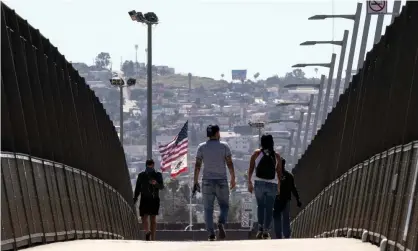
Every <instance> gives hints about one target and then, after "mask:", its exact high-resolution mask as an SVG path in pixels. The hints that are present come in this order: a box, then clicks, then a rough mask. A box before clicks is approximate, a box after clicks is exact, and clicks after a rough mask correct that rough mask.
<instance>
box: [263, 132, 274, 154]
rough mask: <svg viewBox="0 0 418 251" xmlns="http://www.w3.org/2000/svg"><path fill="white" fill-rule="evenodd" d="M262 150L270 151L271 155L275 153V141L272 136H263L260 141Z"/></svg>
mask: <svg viewBox="0 0 418 251" xmlns="http://www.w3.org/2000/svg"><path fill="white" fill-rule="evenodd" d="M260 144H261V150H268V151H269V152H270V153H274V140H273V136H271V134H263V136H261V139H260Z"/></svg>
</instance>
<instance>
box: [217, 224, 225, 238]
mask: <svg viewBox="0 0 418 251" xmlns="http://www.w3.org/2000/svg"><path fill="white" fill-rule="evenodd" d="M218 230H219V232H218V238H219V240H225V238H226V232H225V228H224V225H223V224H221V223H219V224H218Z"/></svg>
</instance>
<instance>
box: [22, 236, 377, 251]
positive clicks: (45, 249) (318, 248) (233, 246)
mask: <svg viewBox="0 0 418 251" xmlns="http://www.w3.org/2000/svg"><path fill="white" fill-rule="evenodd" d="M28 250H31V251H32V250H33V251H54V250H57V251H73V250H77V251H91V250H95V251H114V250H124V251H131V250H132V251H137V250H164V251H189V250H190V251H196V250H199V251H212V250H213V251H215V250H216V251H220V250H227V251H255V250H263V251H290V250H294V251H296V250H297V251H337V250H338V251H377V250H379V248H378V247H377V246H374V245H372V244H370V243H362V242H361V241H360V240H356V239H347V238H330V239H288V240H251V241H250V240H246V241H216V242H208V241H196V242H168V241H167V242H166V241H155V242H145V241H128V240H126V241H125V240H79V241H69V242H61V243H53V244H48V245H43V246H38V247H34V248H29V249H28Z"/></svg>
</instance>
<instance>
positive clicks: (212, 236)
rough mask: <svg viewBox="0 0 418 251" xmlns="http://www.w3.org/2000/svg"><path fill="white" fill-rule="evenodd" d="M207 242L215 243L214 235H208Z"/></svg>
mask: <svg viewBox="0 0 418 251" xmlns="http://www.w3.org/2000/svg"><path fill="white" fill-rule="evenodd" d="M208 241H216V236H215V235H214V234H211V235H209V239H208Z"/></svg>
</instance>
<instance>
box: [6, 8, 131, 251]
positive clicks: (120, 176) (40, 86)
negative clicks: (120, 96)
mask: <svg viewBox="0 0 418 251" xmlns="http://www.w3.org/2000/svg"><path fill="white" fill-rule="evenodd" d="M1 12H2V13H1V18H2V20H1V37H2V42H1V51H2V58H1V59H2V63H1V95H2V96H1V121H2V126H1V135H2V137H1V150H2V154H3V155H2V160H1V161H2V169H1V172H2V181H1V182H2V191H1V192H2V197H1V200H2V207H1V210H2V211H1V224H2V231H1V232H2V250H3V249H9V248H16V247H20V246H25V245H31V244H35V243H44V242H50V241H58V240H67V239H74V238H122V237H123V238H137V237H138V234H139V228H138V221H137V220H136V216H135V214H134V211H133V210H132V206H133V205H132V204H133V202H132V198H133V194H132V188H131V184H130V180H129V173H128V169H127V166H126V161H125V155H124V152H123V148H122V146H121V144H120V142H119V138H118V136H117V133H116V131H115V128H114V126H113V124H112V122H111V120H110V119H109V117H108V115H107V114H106V112H105V110H104V108H103V106H102V104H101V103H100V102H99V100H98V98H97V97H96V96H95V95H94V92H93V91H92V90H91V89H90V88H89V86H88V85H87V84H86V82H85V80H84V79H83V78H81V77H80V76H79V74H78V72H77V71H75V70H74V68H73V67H72V65H71V64H70V63H69V62H67V61H66V59H65V58H64V56H63V55H61V54H60V53H59V52H58V50H57V48H56V47H54V46H53V45H52V44H51V43H50V42H49V41H48V39H46V38H45V37H43V36H42V35H41V33H40V32H39V30H37V29H35V28H33V27H32V26H30V25H29V24H28V22H27V21H26V20H24V19H22V18H21V17H19V16H18V15H17V14H16V13H15V12H14V11H13V10H11V9H10V8H8V7H7V6H6V5H5V4H4V3H3V2H2V3H1Z"/></svg>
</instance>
